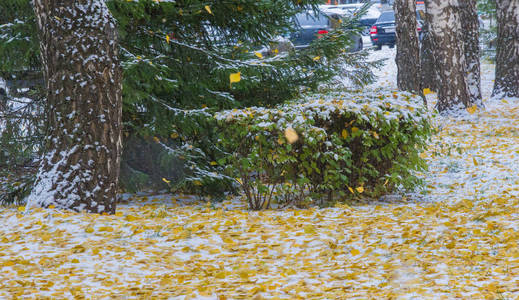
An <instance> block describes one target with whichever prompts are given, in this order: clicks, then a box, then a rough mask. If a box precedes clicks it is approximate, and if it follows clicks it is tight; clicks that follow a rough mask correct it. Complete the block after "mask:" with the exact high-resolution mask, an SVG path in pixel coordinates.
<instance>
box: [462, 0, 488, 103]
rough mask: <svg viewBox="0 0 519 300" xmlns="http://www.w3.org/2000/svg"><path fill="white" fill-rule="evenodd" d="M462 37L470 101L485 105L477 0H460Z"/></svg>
mask: <svg viewBox="0 0 519 300" xmlns="http://www.w3.org/2000/svg"><path fill="white" fill-rule="evenodd" d="M460 5H461V7H460V8H461V9H460V18H461V27H462V28H463V36H464V38H463V39H462V41H463V43H464V47H465V60H466V64H467V86H468V89H469V95H470V102H471V103H474V104H476V105H478V106H482V105H483V101H482V97H481V72H480V70H481V68H480V60H479V53H480V51H479V18H478V10H477V1H476V0H465V1H460Z"/></svg>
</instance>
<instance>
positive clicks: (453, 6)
mask: <svg viewBox="0 0 519 300" xmlns="http://www.w3.org/2000/svg"><path fill="white" fill-rule="evenodd" d="M459 5H460V4H459V1H457V0H429V1H426V6H427V13H428V14H429V16H430V18H431V20H430V21H431V23H430V24H429V25H430V30H431V33H432V35H433V39H434V40H435V41H436V43H435V44H436V45H435V46H436V48H435V49H434V52H435V54H434V57H435V60H436V68H437V69H438V74H439V79H440V82H439V86H438V87H437V88H438V90H437V92H438V103H437V104H436V108H437V109H438V111H439V112H445V111H450V110H457V109H462V108H466V107H471V106H472V105H473V103H472V102H471V97H470V94H469V89H468V85H467V79H466V75H467V64H466V59H465V47H464V43H463V42H462V40H463V38H465V37H463V36H462V33H463V31H464V30H463V28H462V22H461V20H460V13H459V10H460V6H459Z"/></svg>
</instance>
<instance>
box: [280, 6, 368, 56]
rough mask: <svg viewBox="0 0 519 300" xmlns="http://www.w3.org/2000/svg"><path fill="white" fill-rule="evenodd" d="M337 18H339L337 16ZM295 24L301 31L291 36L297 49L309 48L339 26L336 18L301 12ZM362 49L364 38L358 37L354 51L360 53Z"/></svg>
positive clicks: (355, 40)
mask: <svg viewBox="0 0 519 300" xmlns="http://www.w3.org/2000/svg"><path fill="white" fill-rule="evenodd" d="M337 18H339V17H338V16H337ZM295 22H296V24H297V27H298V29H299V30H297V31H296V32H294V33H293V34H292V35H291V36H290V41H292V43H293V44H294V46H295V48H296V49H301V48H305V47H308V45H310V43H311V42H312V41H313V40H315V39H317V38H319V37H320V36H323V35H325V34H327V33H329V32H330V31H332V30H333V29H334V28H336V27H335V26H336V25H335V24H337V21H336V19H334V16H330V15H327V14H325V13H323V12H320V11H318V12H314V11H306V12H301V13H299V14H297V15H296V16H295ZM362 47H363V46H362V37H361V36H356V37H355V38H354V45H353V47H352V50H353V51H360V50H362Z"/></svg>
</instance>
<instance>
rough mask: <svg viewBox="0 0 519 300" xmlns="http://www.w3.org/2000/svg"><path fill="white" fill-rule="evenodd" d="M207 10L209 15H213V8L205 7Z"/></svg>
mask: <svg viewBox="0 0 519 300" xmlns="http://www.w3.org/2000/svg"><path fill="white" fill-rule="evenodd" d="M204 8H205V10H207V12H208V13H210V14H211V15H212V14H213V12H212V11H211V7H209V5H206V6H204Z"/></svg>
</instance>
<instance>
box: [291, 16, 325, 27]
mask: <svg viewBox="0 0 519 300" xmlns="http://www.w3.org/2000/svg"><path fill="white" fill-rule="evenodd" d="M296 18H297V23H299V25H301V26H308V25H328V17H326V16H325V15H321V14H318V15H315V14H313V13H301V14H298V15H297V16H296Z"/></svg>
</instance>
